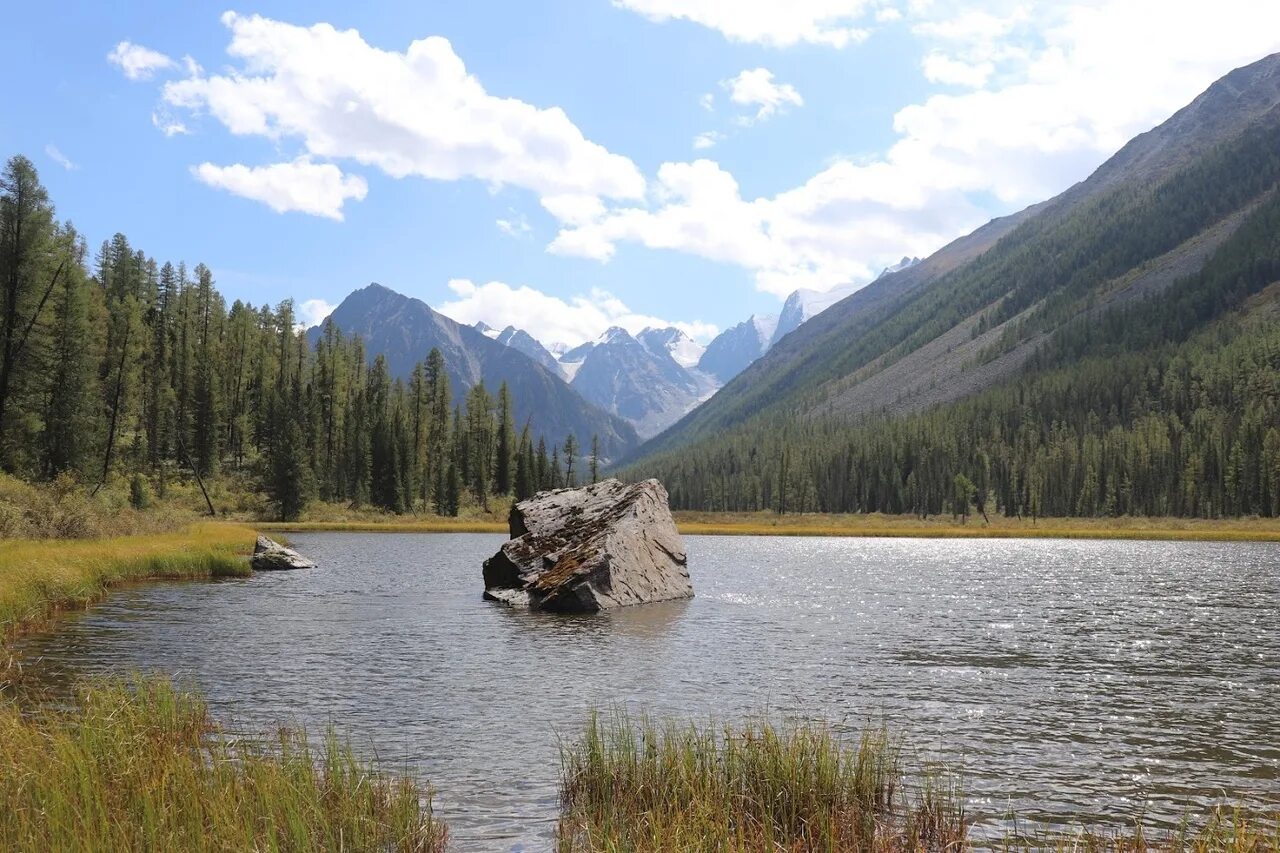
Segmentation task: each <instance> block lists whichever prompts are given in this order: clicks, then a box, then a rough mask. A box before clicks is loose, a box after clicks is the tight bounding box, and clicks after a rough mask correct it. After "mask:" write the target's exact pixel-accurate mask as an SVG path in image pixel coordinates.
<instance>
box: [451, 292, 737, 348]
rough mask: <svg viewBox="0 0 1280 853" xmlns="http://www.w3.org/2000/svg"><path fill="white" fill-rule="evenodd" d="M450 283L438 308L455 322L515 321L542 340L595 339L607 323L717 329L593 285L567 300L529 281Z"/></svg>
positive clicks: (704, 337) (708, 334)
mask: <svg viewBox="0 0 1280 853" xmlns="http://www.w3.org/2000/svg"><path fill="white" fill-rule="evenodd" d="M449 289H450V290H452V291H453V292H454V294H455V296H456V297H457V298H456V299H454V300H453V301H451V302H446V303H445V304H443V305H440V306H437V307H436V310H437V311H439V312H440V313H441V314H444V315H445V316H447V317H452V318H453V319H454V320H457V321H458V322H459V323H465V324H468V325H470V324H472V323H475V322H476V321H478V320H483V321H484V322H485V323H488V324H489V325H490V326H492V327H493V328H495V329H501V328H504V327H505V326H515V327H516V328H518V329H524V330H525V331H526V332H528V333H529V334H531V335H533V336H534V337H535V338H537V339H538V340H540V341H542V342H544V343H546V344H551V343H564V344H568V345H569V346H577V345H578V344H581V343H585V342H586V341H590V340H594V339H595V338H598V337H599V336H600V335H601V334H603V333H604V331H605V330H606V329H608V328H609V327H611V326H621V327H622V328H624V329H626V330H627V331H629V332H632V333H633V334H634V333H635V332H639V331H640V330H641V329H644V328H646V327H666V326H675V327H676V328H677V329H680V330H681V331H683V332H684V333H685V334H687V335H689V337H691V338H694V339H695V340H701V341H709V340H710V339H711V338H713V337H715V335H716V333H717V332H718V331H719V330H718V329H717V328H716V327H715V326H713V325H710V324H707V323H701V322H692V323H686V322H671V321H669V320H664V319H662V318H660V317H653V316H650V315H646V314H638V313H636V312H634V311H632V310H631V309H630V308H628V307H627V305H626V304H625V303H624V302H623V301H622V300H620V299H619V298H618V297H616V296H614V295H613V294H611V293H609V292H607V291H605V290H600V289H598V288H593V289H592V290H590V291H589V292H588V293H586V294H581V295H578V296H574V297H571V298H570V299H568V300H565V299H561V298H559V297H557V296H552V295H550V294H548V293H543V292H542V291H540V290H536V289H535V288H532V287H528V286H519V287H513V286H511V285H509V284H506V283H504V282H501V281H491V282H488V283H485V284H476V283H475V282H473V281H470V280H469V279H454V280H452V281H450V282H449Z"/></svg>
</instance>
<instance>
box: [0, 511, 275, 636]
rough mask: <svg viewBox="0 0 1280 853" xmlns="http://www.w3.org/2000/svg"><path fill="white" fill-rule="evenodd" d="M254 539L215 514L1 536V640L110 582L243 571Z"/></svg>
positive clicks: (82, 601) (97, 593) (81, 602)
mask: <svg viewBox="0 0 1280 853" xmlns="http://www.w3.org/2000/svg"><path fill="white" fill-rule="evenodd" d="M253 542H254V532H253V530H252V529H251V528H249V527H244V526H241V525H237V524H221V523H217V522H206V523H203V524H196V525H192V526H191V527H188V528H186V529H184V530H181V531H178V532H173V533H161V534H156V535H150V536H122V537H117V538H114V539H75V540H40V541H33V540H11V541H3V542H0V642H3V640H4V638H5V637H8V636H11V635H12V634H14V633H15V632H17V631H19V630H21V629H23V628H25V627H29V626H32V625H38V624H39V623H41V622H43V621H44V620H46V619H47V618H48V617H49V616H50V615H52V614H53V613H55V612H57V611H58V610H61V609H65V608H74V607H83V606H85V605H86V604H89V603H90V602H93V601H95V600H97V599H99V598H101V597H102V595H103V594H104V593H105V592H106V590H107V588H108V587H110V586H112V585H114V584H118V583H123V582H126V581H131V580H145V579H152V578H169V579H178V578H208V577H227V576H243V575H247V574H249V563H248V561H247V560H246V559H245V558H244V555H245V554H247V553H249V552H250V551H251V550H252V549H253Z"/></svg>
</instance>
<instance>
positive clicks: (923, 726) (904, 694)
mask: <svg viewBox="0 0 1280 853" xmlns="http://www.w3.org/2000/svg"><path fill="white" fill-rule="evenodd" d="M290 538H291V539H292V541H293V543H294V545H295V546H296V547H297V548H298V549H299V550H300V551H302V552H303V553H304V554H307V555H308V556H310V557H312V558H314V559H315V560H317V561H318V562H319V563H320V568H319V569H317V570H315V571H302V572H292V573H280V574H262V575H258V576H255V577H254V578H252V579H249V580H233V581H219V582H212V583H158V584H149V585H143V586H134V587H128V588H124V589H121V590H118V591H116V592H114V593H112V595H111V596H110V597H109V598H108V599H107V600H106V601H105V602H103V603H102V604H100V605H98V606H95V607H94V608H93V609H91V610H90V611H88V612H86V613H82V614H74V615H72V616H69V617H67V618H66V619H64V620H62V621H61V622H60V623H59V626H58V628H57V629H56V630H55V631H53V632H50V633H46V634H42V635H38V636H33V637H29V638H27V639H26V640H24V641H22V642H21V643H19V644H18V648H19V649H20V650H21V651H22V652H23V653H24V654H25V656H26V659H27V665H28V669H29V671H33V672H34V673H35V675H36V677H37V678H38V679H40V680H44V681H47V682H49V683H50V684H52V685H56V684H64V683H66V682H67V681H68V680H70V679H73V678H75V677H78V676H81V675H84V674H89V673H103V672H116V673H119V672H126V673H127V672H130V671H133V670H143V671H151V670H161V671H164V672H168V673H174V674H177V675H178V676H179V677H181V678H183V679H185V680H186V681H187V682H188V683H190V684H191V685H193V686H195V687H198V688H199V689H200V690H201V691H203V692H204V693H205V694H206V695H207V697H208V699H209V701H210V704H211V706H212V708H213V711H214V713H215V714H216V715H217V716H218V718H219V719H220V720H222V721H224V722H225V721H231V722H232V723H233V727H234V728H237V729H244V730H250V731H262V730H265V729H266V728H268V727H269V726H271V725H272V724H274V723H279V722H301V723H304V724H306V725H308V727H310V728H312V729H313V730H317V731H318V730H320V729H323V727H324V726H325V725H326V724H327V723H328V722H330V721H332V722H334V723H336V724H337V725H338V726H339V727H340V729H341V730H342V731H343V732H344V733H346V734H348V735H350V737H351V738H352V740H353V742H354V744H355V745H356V747H357V748H358V749H359V750H360V751H361V752H362V753H364V754H366V755H372V754H373V752H374V750H375V747H376V752H377V756H378V757H379V758H380V759H381V760H382V761H383V762H385V763H386V764H387V765H388V766H389V767H391V768H393V769H395V768H402V767H407V768H410V769H412V770H413V771H414V772H417V773H420V774H421V775H422V776H423V777H424V778H426V779H428V780H429V781H430V782H431V783H432V784H433V785H434V786H435V787H436V789H437V791H438V793H437V798H436V806H437V812H438V813H439V814H440V815H441V816H442V817H443V818H445V819H446V820H448V821H449V823H450V824H451V827H452V832H453V838H454V841H455V845H454V849H457V850H472V849H475V850H495V849H497V850H502V849H524V850H544V849H547V848H548V847H549V845H550V841H551V837H552V836H551V833H552V831H553V828H554V820H555V816H556V812H557V781H558V772H559V765H558V742H557V735H558V734H559V735H562V736H564V737H573V736H574V735H575V734H576V733H577V731H578V730H579V729H580V727H581V726H582V724H583V722H584V720H585V719H586V716H587V713H588V711H589V709H591V708H593V707H609V706H612V705H617V704H621V703H625V704H627V705H629V706H632V707H634V708H638V709H645V710H648V711H650V712H653V713H655V714H659V715H676V716H679V717H695V718H701V719H705V718H707V717H709V716H712V715H714V716H716V717H719V718H726V719H739V718H741V717H744V716H750V715H755V714H758V713H760V712H765V711H767V712H769V713H772V714H776V715H780V716H792V717H804V718H822V719H827V720H831V721H833V722H836V723H837V724H839V725H841V726H842V727H847V728H848V729H849V730H851V731H854V730H858V729H861V728H863V727H865V726H866V725H868V724H870V725H878V724H880V723H881V722H885V721H887V722H888V723H889V724H890V725H891V727H892V728H893V729H894V730H895V731H897V732H900V733H901V734H902V735H904V736H905V738H906V742H907V743H908V745H909V746H908V752H909V755H910V756H911V763H929V762H933V761H939V760H941V761H944V762H946V763H947V764H949V765H950V766H952V767H954V768H956V769H958V770H961V771H963V778H964V785H965V789H966V792H967V794H968V796H969V798H970V809H971V811H972V812H973V813H974V814H975V815H976V816H978V817H979V818H981V819H982V821H983V825H984V827H986V831H993V832H999V831H1001V829H1000V828H1001V826H1002V824H1001V821H1002V820H1004V819H1005V818H1006V817H1007V816H1008V815H1010V814H1016V815H1017V818H1018V820H1019V823H1020V824H1024V823H1027V822H1034V821H1046V822H1055V821H1071V822H1085V823H1091V824H1099V825H1101V824H1104V823H1107V822H1114V821H1116V820H1117V819H1122V818H1125V817H1129V816H1134V815H1136V814H1138V813H1139V812H1145V814H1146V818H1147V821H1148V823H1150V824H1159V825H1166V826H1167V825H1171V824H1173V823H1176V822H1177V821H1178V820H1179V819H1180V818H1181V817H1182V816H1183V815H1184V813H1185V812H1186V811H1187V810H1188V809H1189V808H1194V807H1196V806H1198V805H1203V804H1205V803H1209V802H1215V801H1218V800H1220V799H1221V798H1222V797H1223V796H1241V797H1243V798H1244V799H1245V800H1246V801H1248V802H1251V803H1257V804H1273V805H1274V804H1275V803H1276V802H1277V801H1278V799H1280V546H1278V545H1275V544H1257V543H1163V542H1160V543H1157V542H1097V541H1067V540H1026V541H1018V540H921V539H835V538H830V539H828V538H823V539H817V538H785V537H696V536H693V537H686V544H687V546H688V552H689V568H690V574H691V575H692V577H693V582H694V587H695V589H696V590H697V597H696V598H695V599H693V600H692V601H688V602H679V603H673V604H654V605H647V606H643V607H636V608H630V609H627V610H623V611H618V612H616V613H612V614H606V615H599V616H588V617H563V616H554V615H549V614H532V613H525V612H517V611H512V610H509V609H506V608H504V607H502V606H500V605H496V604H492V603H489V602H485V601H482V600H481V597H480V593H481V588H482V585H481V579H480V563H481V562H482V561H483V560H484V559H485V557H487V556H489V555H490V554H492V553H493V552H494V551H495V550H496V549H497V547H498V545H499V544H501V542H502V541H503V539H504V537H502V536H496V535H482V534H435V535H422V534H416V535H415V534H349V533H316V534H295V535H293V536H291V537H290ZM36 658H38V659H39V662H38V663H36V662H33V659H36Z"/></svg>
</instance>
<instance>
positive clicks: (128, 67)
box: [107, 41, 176, 80]
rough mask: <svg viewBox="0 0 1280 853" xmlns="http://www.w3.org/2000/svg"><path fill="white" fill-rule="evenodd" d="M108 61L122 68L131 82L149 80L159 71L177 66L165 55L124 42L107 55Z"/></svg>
mask: <svg viewBox="0 0 1280 853" xmlns="http://www.w3.org/2000/svg"><path fill="white" fill-rule="evenodd" d="M107 61H108V62H110V63H111V64H112V65H118V66H120V70H121V71H123V72H124V76H125V77H127V78H128V79H130V80H149V79H151V75H153V74H155V73H156V72H157V71H161V70H163V69H166V68H173V67H174V66H175V65H176V63H175V62H174V61H173V60H172V59H170V58H169V57H167V56H165V55H164V54H163V53H160V52H159V51H155V50H152V49H150V48H147V47H143V46H142V45H140V44H134V43H133V42H128V41H122V42H120V43H119V44H117V45H116V46H115V47H113V48H112V49H111V52H110V53H108V54H107Z"/></svg>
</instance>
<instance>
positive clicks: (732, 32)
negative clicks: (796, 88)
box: [613, 0, 884, 48]
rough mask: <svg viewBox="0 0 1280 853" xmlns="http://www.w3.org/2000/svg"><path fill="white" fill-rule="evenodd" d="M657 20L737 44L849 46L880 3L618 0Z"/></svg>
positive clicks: (871, 0) (838, 0)
mask: <svg viewBox="0 0 1280 853" xmlns="http://www.w3.org/2000/svg"><path fill="white" fill-rule="evenodd" d="M613 4H614V5H615V6H620V7H622V8H624V9H630V10H631V11H633V12H638V13H639V14H641V15H644V16H645V17H646V18H648V19H649V20H651V21H656V22H658V23H663V22H665V21H669V20H672V19H675V20H685V21H692V22H693V23H695V24H701V25H702V26H704V27H709V28H710V29H713V30H718V31H719V32H720V33H721V34H722V35H724V37H725V38H727V39H730V40H731V41H739V42H749V43H754V44H764V45H769V46H772V47H790V46H792V45H795V44H798V43H800V42H809V43H812V44H824V45H829V46H831V47H837V48H840V47H845V46H847V45H850V44H857V43H858V42H861V41H863V40H864V39H866V37H867V30H866V29H865V27H863V26H862V24H863V22H864V21H865V20H866V19H867V17H868V16H869V14H870V13H872V12H873V11H874V10H875V9H877V8H879V7H881V6H882V5H884V4H883V3H882V2H880V0H786V1H785V2H784V0H733V2H728V0H613Z"/></svg>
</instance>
